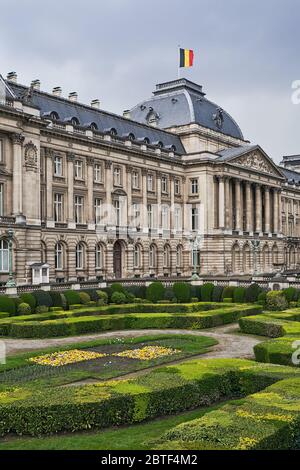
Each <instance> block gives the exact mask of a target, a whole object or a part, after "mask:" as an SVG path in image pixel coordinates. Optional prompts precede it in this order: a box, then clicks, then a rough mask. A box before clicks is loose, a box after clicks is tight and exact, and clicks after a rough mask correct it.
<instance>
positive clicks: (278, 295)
mask: <svg viewBox="0 0 300 470" xmlns="http://www.w3.org/2000/svg"><path fill="white" fill-rule="evenodd" d="M266 306H267V309H268V310H275V311H276V310H285V309H287V308H288V306H289V305H288V302H287V300H286V297H285V295H284V293H283V292H282V291H276V290H273V291H271V292H268V293H267V296H266Z"/></svg>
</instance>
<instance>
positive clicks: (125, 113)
mask: <svg viewBox="0 0 300 470" xmlns="http://www.w3.org/2000/svg"><path fill="white" fill-rule="evenodd" d="M123 117H124V118H126V119H130V110H129V109H125V111H123Z"/></svg>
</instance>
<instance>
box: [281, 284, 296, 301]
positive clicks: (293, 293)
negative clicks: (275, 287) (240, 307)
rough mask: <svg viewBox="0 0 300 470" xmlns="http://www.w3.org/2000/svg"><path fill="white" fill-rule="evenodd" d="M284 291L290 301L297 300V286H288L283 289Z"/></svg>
mask: <svg viewBox="0 0 300 470" xmlns="http://www.w3.org/2000/svg"><path fill="white" fill-rule="evenodd" d="M282 292H283V295H284V296H285V298H286V300H287V301H288V302H292V301H294V300H297V289H295V287H288V288H287V289H283V291H282Z"/></svg>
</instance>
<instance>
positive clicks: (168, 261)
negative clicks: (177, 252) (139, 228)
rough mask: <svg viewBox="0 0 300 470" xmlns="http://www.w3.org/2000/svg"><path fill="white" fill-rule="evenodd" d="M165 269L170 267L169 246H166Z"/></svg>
mask: <svg viewBox="0 0 300 470" xmlns="http://www.w3.org/2000/svg"><path fill="white" fill-rule="evenodd" d="M163 263H164V268H168V267H169V266H170V247H169V245H165V246H164V261H163Z"/></svg>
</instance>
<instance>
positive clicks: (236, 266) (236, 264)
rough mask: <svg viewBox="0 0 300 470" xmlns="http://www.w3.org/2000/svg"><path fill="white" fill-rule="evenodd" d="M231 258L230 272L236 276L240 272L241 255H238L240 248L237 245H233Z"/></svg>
mask: <svg viewBox="0 0 300 470" xmlns="http://www.w3.org/2000/svg"><path fill="white" fill-rule="evenodd" d="M231 257H232V271H233V272H234V273H235V274H237V273H239V272H240V269H241V268H240V261H241V254H240V247H239V245H238V244H237V243H235V244H234V245H233V247H232V250H231Z"/></svg>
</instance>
